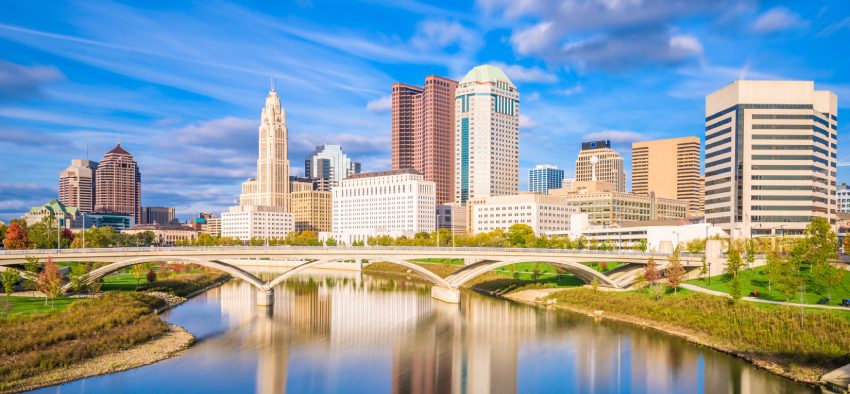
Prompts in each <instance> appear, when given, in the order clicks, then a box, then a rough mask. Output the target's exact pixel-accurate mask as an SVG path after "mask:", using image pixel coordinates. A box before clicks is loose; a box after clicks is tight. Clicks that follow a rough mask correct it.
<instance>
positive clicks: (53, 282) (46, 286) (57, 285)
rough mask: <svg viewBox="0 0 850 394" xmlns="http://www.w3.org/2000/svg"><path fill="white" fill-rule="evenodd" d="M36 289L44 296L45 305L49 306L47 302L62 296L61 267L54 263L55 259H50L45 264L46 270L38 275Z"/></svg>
mask: <svg viewBox="0 0 850 394" xmlns="http://www.w3.org/2000/svg"><path fill="white" fill-rule="evenodd" d="M35 286H36V289H37V290H38V291H40V292H41V293H42V294H44V304H45V305H47V300H48V299H49V300H50V301H51V308H52V307H53V300H54V299H56V297H58V296H59V295H60V294H62V276H61V275H60V274H59V267H58V266H56V263H54V262H53V259H52V258H50V257H48V258H47V261H45V262H44V268H43V269H42V270H41V273H39V274H38V280H36V282H35Z"/></svg>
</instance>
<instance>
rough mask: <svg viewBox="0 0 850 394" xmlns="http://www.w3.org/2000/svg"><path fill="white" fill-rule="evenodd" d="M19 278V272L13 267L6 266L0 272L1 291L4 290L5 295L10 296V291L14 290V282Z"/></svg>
mask: <svg viewBox="0 0 850 394" xmlns="http://www.w3.org/2000/svg"><path fill="white" fill-rule="evenodd" d="M20 279H21V273H20V272H18V270H16V269H13V268H6V270H5V271H3V272H2V273H0V281H1V282H2V283H3V291H5V292H6V297H7V298H11V297H12V292H13V291H15V284H17V283H18V280H20Z"/></svg>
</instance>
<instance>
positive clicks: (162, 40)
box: [0, 0, 850, 221]
mask: <svg viewBox="0 0 850 394" xmlns="http://www.w3.org/2000/svg"><path fill="white" fill-rule="evenodd" d="M139 3H142V4H141V5H139V4H131V3H120V2H103V1H50V2H37V1H28V2H24V1H10V0H0V10H2V12H0V153H1V154H0V220H3V221H8V220H9V219H10V218H14V217H18V216H20V215H22V214H23V213H25V212H26V211H27V210H29V208H30V207H32V206H35V205H39V204H43V203H45V202H47V201H48V200H50V199H51V198H56V196H57V189H58V186H57V182H58V175H59V172H60V171H62V170H63V169H65V168H66V167H67V166H68V165H69V164H70V161H71V160H72V159H82V158H86V157H89V158H90V159H92V160H100V158H101V157H102V156H103V154H104V153H105V152H106V151H108V150H109V149H111V148H112V147H113V146H114V145H115V143H116V142H117V141H118V140H119V138H120V142H121V146H122V147H124V148H126V149H127V150H128V151H130V152H131V153H132V154H133V155H134V156H135V158H136V160H137V161H138V163H139V166H140V169H141V173H142V205H145V206H173V207H176V208H177V211H178V214H181V215H183V216H184V217H185V216H187V215H190V214H197V213H198V212H200V211H214V212H221V211H222V210H226V207H227V206H229V205H233V204H234V202H235V201H236V200H237V199H238V195H239V191H240V183H241V182H242V181H243V180H244V179H246V178H248V177H252V176H254V175H255V171H256V156H257V135H258V126H259V117H260V110H261V108H262V106H263V104H264V100H265V96H266V94H267V93H268V90H269V86H270V80H271V79H272V78H273V79H274V80H275V81H276V84H277V90H278V92H279V93H280V95H281V100H282V105H283V106H284V108H285V109H286V113H287V127H288V129H289V159H290V164H291V167H292V173H293V174H303V172H304V168H303V163H304V158H305V157H306V156H307V154H309V153H310V152H311V151H312V150H313V149H314V148H315V146H316V145H320V144H341V145H342V147H343V150H345V151H346V152H347V153H348V154H349V156H351V157H352V158H353V159H354V160H358V161H361V162H362V163H363V169H364V171H378V170H385V169H389V168H390V167H391V132H390V129H391V111H390V93H391V85H392V83H393V82H404V83H408V84H416V85H419V84H422V83H423V81H424V78H425V76H426V75H431V74H436V75H441V76H446V77H449V78H455V79H460V78H462V77H463V75H464V74H465V73H466V72H467V71H469V70H470V69H471V68H472V67H474V66H476V65H479V64H494V65H497V66H499V67H502V68H503V69H504V71H505V72H506V73H507V75H508V76H509V77H510V78H511V80H512V81H513V82H514V84H516V85H517V88H518V90H519V93H520V113H521V115H520V117H521V118H520V189H521V190H525V189H527V183H528V181H527V178H528V175H527V174H528V169H529V168H531V167H533V166H534V165H536V164H542V163H547V164H553V165H556V166H559V167H560V168H563V169H564V170H565V172H566V175H567V176H573V175H574V173H575V159H576V156H577V154H578V150H579V146H580V143H581V142H582V141H589V140H594V139H610V140H611V141H612V144H613V146H614V148H615V149H616V150H617V151H619V152H620V153H621V154H622V155H623V156H624V157H625V158H626V168H627V169H626V171H627V172H630V167H631V143H632V142H635V141H641V140H648V139H660V138H672V137H679V136H688V135H697V136H700V137H703V136H704V125H705V123H704V117H705V96H706V95H707V94H709V93H711V92H713V91H715V90H718V89H721V88H723V87H724V86H726V85H727V84H729V83H730V82H732V81H734V80H737V79H795V80H814V81H815V87H816V89H827V90H832V91H833V92H835V93H836V94H837V95H838V97H839V121H840V120H841V118H843V113H844V111H845V110H846V109H848V106H850V75H848V73H847V70H850V52H848V51H847V48H848V44H847V43H848V42H850V2H848V1H845V0H841V1H819V0H811V1H787V2H779V1H756V0H734V1H732V0H687V1H684V0H678V1H674V0H563V1H560V2H556V1H546V0H479V1H475V2H461V1H445V2H442V1H419V0H396V1H392V2H383V1H378V0H339V1H325V0H292V1H268V0H266V1H257V2H244V1H242V2H229V1H214V0H213V1H197V2H172V1H147V2H139ZM839 131H843V127H842V123H841V122H839ZM847 142H850V141H848V139H847V137H845V136H843V134H842V133H840V132H839V151H838V157H839V161H850V150H845V149H843V146H844V144H845V143H847ZM847 168H850V167H847ZM627 178H630V177H629V176H627ZM838 178H839V182H842V181H845V182H846V181H850V175H848V171H846V170H844V168H839V172H838Z"/></svg>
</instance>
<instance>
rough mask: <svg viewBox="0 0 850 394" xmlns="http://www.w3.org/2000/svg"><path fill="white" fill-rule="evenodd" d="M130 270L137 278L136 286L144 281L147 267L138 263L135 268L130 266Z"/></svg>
mask: <svg viewBox="0 0 850 394" xmlns="http://www.w3.org/2000/svg"><path fill="white" fill-rule="evenodd" d="M130 272H131V273H132V274H133V277H134V278H136V286H138V285H139V283H140V282H141V281H142V278H144V277H145V274H146V273H147V268H145V266H144V265H142V264H136V265H134V266H133V268H130Z"/></svg>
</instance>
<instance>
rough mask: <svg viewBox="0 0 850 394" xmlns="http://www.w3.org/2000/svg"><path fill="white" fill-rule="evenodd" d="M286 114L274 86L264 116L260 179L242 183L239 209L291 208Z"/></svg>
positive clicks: (258, 174) (258, 170)
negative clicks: (248, 206) (248, 207)
mask: <svg viewBox="0 0 850 394" xmlns="http://www.w3.org/2000/svg"><path fill="white" fill-rule="evenodd" d="M287 135H288V131H287V129H286V111H285V110H284V109H283V107H281V106H280V96H278V94H277V90H276V89H275V87H274V85H272V88H271V90H269V94H268V96H266V106H265V107H264V108H263V111H262V114H261V115H260V138H259V156H258V158H257V177H256V178H252V179H248V180H247V181H245V182H243V183H242V194H241V195H239V205H242V206H247V205H252V206H266V207H282V208H284V209H287V210H288V207H289V160H288V159H287V156H288V154H287V148H288V145H287Z"/></svg>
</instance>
